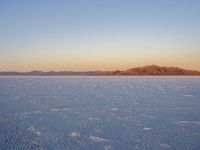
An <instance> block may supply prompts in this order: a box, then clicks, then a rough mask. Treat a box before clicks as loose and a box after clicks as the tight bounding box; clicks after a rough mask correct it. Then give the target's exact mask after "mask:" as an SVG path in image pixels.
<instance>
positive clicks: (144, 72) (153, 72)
mask: <svg viewBox="0 0 200 150" xmlns="http://www.w3.org/2000/svg"><path fill="white" fill-rule="evenodd" d="M74 75H76V76H172V75H175V76H177V75H178V76H184V75H185V76H186V75H190V76H192V75H195V76H199V75H200V71H195V70H186V69H182V68H178V67H162V66H158V65H153V64H151V65H145V66H143V67H136V68H131V69H127V70H124V71H120V70H115V71H85V72H74V71H59V72H55V71H49V72H42V71H31V72H0V76H74Z"/></svg>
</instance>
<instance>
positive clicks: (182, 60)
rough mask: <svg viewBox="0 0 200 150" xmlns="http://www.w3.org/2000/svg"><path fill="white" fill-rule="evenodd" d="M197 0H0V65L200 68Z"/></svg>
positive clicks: (22, 67)
mask: <svg viewBox="0 0 200 150" xmlns="http://www.w3.org/2000/svg"><path fill="white" fill-rule="evenodd" d="M199 8H200V1H199V0H17V1H16V0H0V71H31V70H43V71H50V70H55V71H61V70H74V71H87V70H116V69H120V70H126V69H128V68H133V67H137V66H144V65H147V64H156V65H161V66H178V67H182V68H186V69H196V70H200V9H199Z"/></svg>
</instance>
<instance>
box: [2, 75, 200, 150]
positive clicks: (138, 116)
mask: <svg viewBox="0 0 200 150" xmlns="http://www.w3.org/2000/svg"><path fill="white" fill-rule="evenodd" d="M0 149H17V150H21V149H24V150H26V149H60V150H61V149H67V150H77V149H80V150H98V149H100V150H101V149H102V150H111V149H113V150H137V149H138V150H163V149H166V150H167V149H171V150H198V149H200V77H0Z"/></svg>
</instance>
